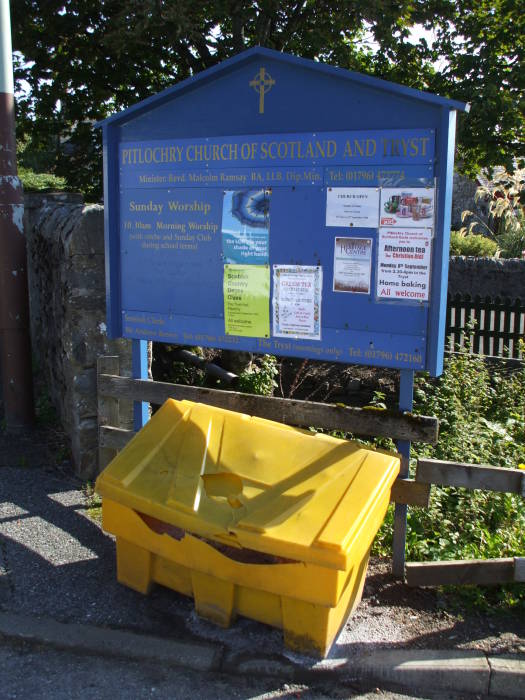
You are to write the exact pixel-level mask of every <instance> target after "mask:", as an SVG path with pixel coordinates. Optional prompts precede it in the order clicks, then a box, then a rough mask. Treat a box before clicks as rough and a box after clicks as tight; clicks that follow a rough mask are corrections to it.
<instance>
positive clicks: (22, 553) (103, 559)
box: [0, 467, 525, 698]
mask: <svg viewBox="0 0 525 700" xmlns="http://www.w3.org/2000/svg"><path fill="white" fill-rule="evenodd" d="M88 508H89V499H88V498H87V497H86V494H85V492H84V491H83V490H82V489H81V488H80V484H79V482H78V481H77V480H75V479H74V478H72V477H70V476H67V475H59V474H57V472H56V471H53V470H46V469H43V468H14V467H2V468H0V649H1V653H2V654H4V655H5V654H6V653H8V652H7V651H6V650H7V649H11V651H10V652H9V653H12V654H14V655H15V656H12V658H11V661H12V663H15V662H16V661H17V658H18V657H16V652H15V651H14V650H15V649H16V648H17V646H20V645H21V647H22V648H26V647H27V646H28V645H29V647H30V648H37V649H40V650H47V652H46V653H49V654H51V655H52V653H53V650H65V651H66V652H67V653H69V654H74V655H75V658H77V657H78V656H83V655H89V656H95V657H100V658H104V659H106V660H108V659H111V658H114V659H120V660H122V662H123V663H124V662H125V663H128V664H133V663H136V662H140V663H143V664H147V665H148V667H149V666H152V665H153V666H155V665H157V666H159V667H162V668H169V669H176V668H179V669H180V670H181V672H182V670H184V672H187V673H190V672H195V673H197V674H199V676H202V674H215V675H217V674H218V676H217V677H219V676H220V677H221V678H224V677H231V678H233V677H235V679H238V678H239V677H241V676H242V677H245V678H247V679H249V678H252V679H253V678H268V679H272V678H273V679H274V680H275V681H278V682H279V683H290V684H292V686H293V684H299V685H300V684H302V683H306V684H311V683H314V684H317V683H323V684H327V687H328V686H331V685H333V684H337V685H339V686H341V687H354V686H363V687H367V686H368V687H373V686H379V687H380V688H394V689H395V688H397V689H402V690H403V691H405V692H414V691H417V693H418V694H421V693H425V694H428V695H429V696H430V695H432V696H436V694H437V697H441V698H443V697H445V696H447V697H451V696H452V695H454V696H456V697H461V698H464V697H508V698H525V659H524V658H520V657H517V656H513V657H504V656H487V655H486V654H484V653H482V652H480V651H476V650H458V649H450V650H447V649H440V650H436V649H414V648H397V647H396V648H377V647H376V646H374V645H368V646H366V645H355V648H354V647H352V646H351V645H346V646H343V647H338V646H337V645H334V649H333V651H332V653H331V654H330V656H329V658H327V659H325V660H323V661H318V660H314V659H311V658H309V657H305V656H301V655H298V654H292V653H291V652H289V651H287V650H286V649H285V648H284V647H283V644H282V637H281V633H280V631H279V630H275V629H272V628H269V627H266V626H265V625H261V624H258V623H256V622H254V621H250V620H244V619H241V620H238V621H237V622H236V623H235V625H234V627H233V628H231V629H230V630H218V629H217V628H215V627H214V626H212V625H211V624H210V623H208V622H206V621H203V620H200V619H199V618H198V617H197V616H196V614H195V612H194V609H193V602H192V600H191V599H188V598H184V597H183V596H179V595H178V594H175V593H174V592H172V591H169V590H167V589H164V588H162V587H156V588H155V589H154V590H153V592H152V593H151V595H150V596H148V597H145V596H141V595H139V594H137V593H135V592H134V591H132V590H129V589H127V588H125V587H123V586H120V585H119V584H118V583H117V582H116V574H115V545H114V541H113V539H112V538H111V537H110V536H109V535H107V534H105V533H104V532H102V530H101V529H100V527H99V525H98V524H97V523H96V522H95V521H93V520H92V519H91V518H90V517H89V515H88ZM79 663H80V662H79ZM236 682H238V681H236ZM13 692H14V691H13ZM292 696H293V695H292ZM6 697H7V696H6ZM13 697H14V696H13ZM35 697H36V696H35ZM71 697H72V696H71ZM79 697H82V695H79ZM90 697H91V696H90ZM92 697H98V695H92ZM100 697H102V695H101V696H100ZM108 697H109V696H108ZM113 697H115V695H113ZM117 697H118V696H117ZM173 697H179V696H173ZM180 697H183V696H182V695H181V696H180ZM261 697H262V696H261ZM268 697H270V696H268ZM271 697H284V696H282V695H280V696H277V695H273V696H271ZM298 697H299V696H298ZM312 697H313V696H312Z"/></svg>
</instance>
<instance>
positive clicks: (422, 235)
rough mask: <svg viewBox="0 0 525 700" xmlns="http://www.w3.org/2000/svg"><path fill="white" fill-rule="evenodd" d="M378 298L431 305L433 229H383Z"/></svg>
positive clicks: (380, 242) (378, 271)
mask: <svg viewBox="0 0 525 700" xmlns="http://www.w3.org/2000/svg"><path fill="white" fill-rule="evenodd" d="M378 247H379V250H378V255H377V291H376V294H377V298H378V299H380V300H381V299H385V300H392V301H428V298H429V283H430V251H431V248H432V231H431V229H408V230H405V231H403V230H400V229H388V228H387V229H380V231H379V245H378Z"/></svg>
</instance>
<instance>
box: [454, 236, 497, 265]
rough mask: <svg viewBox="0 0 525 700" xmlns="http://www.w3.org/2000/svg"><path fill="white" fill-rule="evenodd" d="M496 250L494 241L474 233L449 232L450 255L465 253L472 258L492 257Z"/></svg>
mask: <svg viewBox="0 0 525 700" xmlns="http://www.w3.org/2000/svg"><path fill="white" fill-rule="evenodd" d="M497 250H498V244H497V243H496V241H493V240H491V239H490V238H487V237H486V236H481V235H478V234H476V233H471V234H465V233H464V232H461V231H451V232H450V255H466V256H470V257H474V258H492V257H494V255H495V254H496V251H497Z"/></svg>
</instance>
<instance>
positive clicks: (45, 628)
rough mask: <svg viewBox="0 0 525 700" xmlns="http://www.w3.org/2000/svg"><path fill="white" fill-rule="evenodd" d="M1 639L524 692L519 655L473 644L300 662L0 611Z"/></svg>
mask: <svg viewBox="0 0 525 700" xmlns="http://www.w3.org/2000/svg"><path fill="white" fill-rule="evenodd" d="M0 642H3V643H4V644H5V643H7V642H18V643H23V642H26V643H30V644H34V645H38V646H50V647H53V648H56V649H63V650H67V651H71V652H75V653H80V654H90V655H95V656H96V655H103V656H114V657H120V658H126V659H133V660H140V661H147V662H154V663H159V662H160V663H163V664H167V665H170V666H176V667H177V666H179V667H182V668H186V669H191V670H194V671H200V672H215V673H226V674H227V673H236V674H243V675H254V674H257V675H259V676H271V677H275V678H279V679H280V680H282V681H295V682H301V681H303V682H312V681H314V680H317V681H319V680H321V679H323V680H324V679H326V680H327V681H332V682H333V681H343V682H354V683H355V682H357V683H359V684H363V685H370V684H375V685H379V686H381V687H394V688H400V689H405V690H410V689H414V688H417V689H418V692H425V691H427V692H431V693H434V694H435V693H436V692H449V693H456V694H459V695H461V694H464V695H472V696H474V695H485V696H486V695H489V696H493V697H508V698H525V659H520V658H516V657H509V656H501V657H489V658H487V656H486V655H485V654H481V653H479V652H477V651H469V650H465V651H461V650H428V649H409V650H405V649H395V650H376V651H373V652H369V653H363V654H360V655H357V656H355V657H352V659H346V658H340V659H326V660H323V661H319V662H317V663H315V662H312V663H311V664H302V663H298V662H294V661H292V660H290V659H287V658H286V657H283V656H279V655H259V654H257V653H256V652H254V653H242V654H239V653H235V652H232V651H228V650H227V649H226V648H225V647H224V645H222V644H205V643H193V642H180V641H177V640H173V639H165V638H161V637H154V636H151V635H142V634H137V633H134V632H126V631H120V630H113V629H108V628H104V627H95V626H90V625H79V624H73V623H63V622H57V621H56V620H52V619H49V618H38V617H29V616H25V615H18V614H14V613H0Z"/></svg>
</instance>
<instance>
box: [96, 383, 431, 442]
mask: <svg viewBox="0 0 525 700" xmlns="http://www.w3.org/2000/svg"><path fill="white" fill-rule="evenodd" d="M98 387H99V389H98V390H99V392H100V393H102V394H103V395H106V396H114V397H116V398H119V399H132V400H134V401H149V402H150V403H155V404H162V403H164V401H165V400H166V399H168V398H174V399H179V400H181V399H188V400H190V401H199V402H202V403H206V404H209V405H211V406H219V407H221V408H226V409H228V410H231V411H238V412H241V413H247V414H248V415H252V416H259V417H261V418H268V419H270V420H275V421H280V422H281V423H287V424H289V425H296V426H304V427H308V426H314V427H316V428H323V429H325V428H326V429H328V430H341V431H344V432H351V433H354V434H355V435H373V436H384V437H391V438H393V439H396V440H410V441H416V442H426V443H429V444H431V445H435V444H436V442H437V437H438V420H437V418H433V417H428V416H414V415H412V414H409V413H398V412H394V411H381V410H379V411H378V410H367V409H362V408H352V407H348V406H337V405H333V404H322V403H314V402H311V401H294V400H292V399H280V398H274V397H267V396H254V395H251V394H239V393H236V392H233V391H219V390H217V389H207V388H203V387H194V386H183V385H181V384H168V383H165V382H152V381H147V380H144V379H128V378H127V377H117V376H109V375H102V376H100V377H99V385H98Z"/></svg>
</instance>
